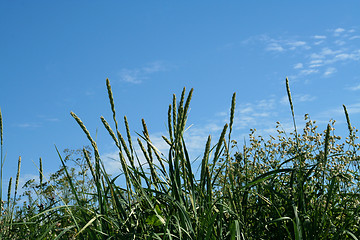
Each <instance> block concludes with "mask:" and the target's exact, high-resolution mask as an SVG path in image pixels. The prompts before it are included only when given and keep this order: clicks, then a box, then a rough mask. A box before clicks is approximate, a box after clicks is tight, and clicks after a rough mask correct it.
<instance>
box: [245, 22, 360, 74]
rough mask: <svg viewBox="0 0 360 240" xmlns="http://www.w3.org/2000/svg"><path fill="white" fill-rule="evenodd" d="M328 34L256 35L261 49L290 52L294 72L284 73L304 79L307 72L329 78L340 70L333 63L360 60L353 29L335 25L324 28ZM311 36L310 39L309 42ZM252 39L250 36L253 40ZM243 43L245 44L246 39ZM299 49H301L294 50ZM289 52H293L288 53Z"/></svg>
mask: <svg viewBox="0 0 360 240" xmlns="http://www.w3.org/2000/svg"><path fill="white" fill-rule="evenodd" d="M328 32H330V34H316V35H312V36H309V37H306V36H304V37H302V38H301V37H299V36H297V37H288V38H287V39H286V38H284V37H281V38H278V39H277V38H271V37H269V36H267V35H262V36H261V37H259V38H258V41H261V42H263V43H264V44H265V49H266V50H267V51H269V52H274V53H277V54H283V53H287V54H289V53H290V54H293V56H296V57H297V58H296V59H297V62H295V63H293V64H292V66H293V71H294V73H288V74H289V75H291V76H292V77H293V79H303V81H305V80H307V81H311V80H309V79H304V77H307V76H309V75H314V74H321V75H319V76H320V77H331V76H333V75H334V74H335V73H336V72H339V71H341V68H339V67H338V66H337V65H336V63H338V62H341V63H342V66H344V64H348V63H351V62H356V61H360V47H359V46H358V45H355V42H354V41H350V40H354V39H358V38H360V35H359V33H358V32H357V31H356V30H355V29H351V31H350V30H346V29H345V28H336V29H332V30H328ZM309 39H313V40H314V41H309ZM255 41H256V38H252V42H255ZM246 44H249V42H247V43H246ZM297 49H298V50H301V51H297ZM290 51H293V52H290Z"/></svg>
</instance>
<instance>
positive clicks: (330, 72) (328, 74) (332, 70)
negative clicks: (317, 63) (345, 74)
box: [324, 67, 336, 77]
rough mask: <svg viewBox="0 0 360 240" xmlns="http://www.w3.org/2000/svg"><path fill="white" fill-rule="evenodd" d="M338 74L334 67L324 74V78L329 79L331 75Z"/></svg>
mask: <svg viewBox="0 0 360 240" xmlns="http://www.w3.org/2000/svg"><path fill="white" fill-rule="evenodd" d="M335 72H336V68H334V67H329V68H327V69H326V70H325V72H324V76H325V77H329V76H330V75H332V74H334V73H335Z"/></svg>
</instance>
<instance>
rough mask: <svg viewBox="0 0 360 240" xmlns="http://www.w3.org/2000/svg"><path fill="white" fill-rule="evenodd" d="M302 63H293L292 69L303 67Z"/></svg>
mask: <svg viewBox="0 0 360 240" xmlns="http://www.w3.org/2000/svg"><path fill="white" fill-rule="evenodd" d="M303 67H304V65H303V64H302V63H297V64H295V65H294V69H300V68H303Z"/></svg>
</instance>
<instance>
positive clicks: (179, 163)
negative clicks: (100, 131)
mask: <svg viewBox="0 0 360 240" xmlns="http://www.w3.org/2000/svg"><path fill="white" fill-rule="evenodd" d="M286 86H287V93H288V96H289V102H290V107H291V113H292V116H293V119H294V132H292V133H290V134H287V133H286V132H285V131H284V130H283V129H282V127H281V124H280V123H279V122H278V123H277V125H276V128H277V131H278V135H277V136H270V137H268V138H264V137H262V136H259V135H257V134H256V130H255V129H251V130H250V134H249V142H248V145H246V144H245V145H243V146H239V145H238V144H237V142H236V141H235V140H233V139H232V138H231V134H232V129H233V120H234V113H235V103H236V98H235V97H236V95H235V94H234V95H233V98H232V103H231V110H230V121H229V124H225V126H224V128H223V131H222V132H221V134H220V136H219V138H218V140H217V141H216V142H215V143H213V140H212V137H211V136H209V137H208V139H207V142H206V144H205V147H204V153H203V157H202V160H201V163H200V175H199V176H196V175H195V171H194V169H193V168H194V166H193V165H192V164H191V160H192V159H191V158H190V156H189V153H188V148H187V145H186V141H185V140H184V138H183V135H184V132H185V129H186V121H187V116H188V109H189V104H190V100H191V97H192V92H193V90H192V89H191V90H190V92H189V93H188V95H187V97H186V96H185V95H186V92H185V89H184V90H183V92H182V94H181V97H180V100H179V102H177V99H176V96H175V95H174V96H173V102H172V104H171V105H169V110H168V121H167V123H168V136H163V139H164V141H165V142H166V143H167V144H168V145H169V151H168V153H167V154H166V155H164V154H162V153H160V152H159V151H158V149H157V148H156V146H154V145H153V143H152V142H151V139H150V137H149V136H150V135H149V131H148V128H147V126H146V123H145V121H144V120H142V124H143V131H142V134H138V138H137V144H138V145H139V147H140V149H141V153H142V155H143V159H145V161H146V162H145V163H144V162H142V160H141V159H140V157H139V155H138V154H139V153H137V152H136V151H135V146H134V143H133V141H132V138H131V137H132V136H131V134H130V128H129V124H128V122H127V119H126V117H124V126H125V128H124V130H125V132H126V138H124V137H123V134H121V131H120V127H119V126H118V122H117V118H116V112H115V105H114V100H113V95H112V90H111V86H110V83H109V81H108V80H107V89H108V95H109V100H110V106H111V110H112V114H113V121H114V127H115V128H114V129H113V128H112V127H111V126H110V124H109V123H108V122H107V121H106V120H105V118H103V117H101V121H102V123H103V124H104V127H105V128H106V129H107V131H108V132H109V134H110V136H111V137H112V139H113V140H114V143H115V145H116V147H117V148H118V154H119V159H120V160H119V161H120V163H121V166H122V174H120V175H117V176H111V175H109V174H107V173H106V170H105V168H104V165H103V162H102V159H101V157H100V156H101V155H100V153H99V151H98V148H97V144H96V142H95V141H94V140H93V138H92V137H91V135H90V133H89V131H88V130H87V129H86V127H85V125H84V123H83V122H82V121H81V120H80V118H79V117H78V116H77V115H76V114H75V113H71V115H72V116H73V118H74V119H75V120H76V121H77V123H78V124H79V126H80V128H81V129H82V131H83V132H84V133H85V135H86V136H87V138H88V139H89V141H90V143H91V146H92V150H90V148H86V147H85V148H84V149H82V150H80V151H79V150H76V151H75V150H65V152H64V154H65V157H64V158H63V157H62V155H61V154H60V153H59V152H58V153H59V158H60V161H61V166H60V169H59V170H58V171H57V172H55V173H54V174H52V175H51V176H50V178H49V179H44V175H43V170H42V161H41V159H40V168H39V173H40V174H39V182H37V180H35V179H33V180H29V181H28V182H27V183H26V184H25V189H26V191H25V193H24V195H23V196H22V197H20V198H17V197H16V191H17V184H16V187H15V195H14V197H13V199H11V198H10V190H11V184H10V185H9V191H8V199H7V201H4V202H3V204H2V206H3V207H4V209H3V210H2V211H1V216H0V221H1V225H0V228H1V231H0V235H1V236H0V237H1V239H358V238H359V236H360V227H359V226H360V214H359V211H360V204H359V201H360V200H359V199H360V198H359V194H360V193H359V156H358V155H357V152H358V150H359V149H360V144H359V143H357V142H356V139H357V136H356V133H357V130H356V129H355V128H354V127H352V126H351V124H350V120H349V116H348V114H347V111H346V107H345V106H344V111H345V116H346V119H347V122H348V128H349V136H348V137H347V138H346V139H345V141H343V140H342V139H341V138H340V137H339V136H337V135H335V131H334V127H335V121H333V120H331V121H330V123H329V124H328V126H327V129H326V130H325V131H323V132H321V131H320V132H318V130H317V128H318V127H317V126H316V122H315V121H313V120H311V119H310V117H309V116H308V115H305V120H306V124H305V127H304V128H303V130H302V132H301V133H298V132H297V128H296V123H295V117H294V109H293V105H292V99H291V93H290V90H289V85H288V81H286ZM0 116H1V112H0ZM0 119H1V118H0ZM1 140H2V122H1ZM1 145H2V142H1ZM233 151H235V153H233ZM1 162H3V156H2V153H1ZM19 170H20V163H19ZM1 171H2V169H1ZM18 175H19V171H18ZM17 179H18V176H17ZM44 180H45V181H44ZM16 182H18V181H16ZM24 198H25V199H26V202H24ZM21 201H23V205H22V206H20V205H19V204H20V202H21Z"/></svg>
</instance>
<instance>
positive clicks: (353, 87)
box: [345, 84, 360, 91]
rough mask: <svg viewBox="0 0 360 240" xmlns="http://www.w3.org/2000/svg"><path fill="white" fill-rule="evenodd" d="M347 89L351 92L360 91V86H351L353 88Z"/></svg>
mask: <svg viewBox="0 0 360 240" xmlns="http://www.w3.org/2000/svg"><path fill="white" fill-rule="evenodd" d="M345 89H347V90H350V91H358V90H360V84H357V85H354V86H351V87H346V88H345Z"/></svg>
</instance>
